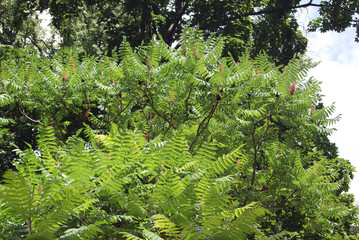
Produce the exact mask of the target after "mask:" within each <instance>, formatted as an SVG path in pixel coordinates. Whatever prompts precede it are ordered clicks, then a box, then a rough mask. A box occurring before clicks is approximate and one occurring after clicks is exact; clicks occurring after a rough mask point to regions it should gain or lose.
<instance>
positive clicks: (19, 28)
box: [0, 0, 359, 65]
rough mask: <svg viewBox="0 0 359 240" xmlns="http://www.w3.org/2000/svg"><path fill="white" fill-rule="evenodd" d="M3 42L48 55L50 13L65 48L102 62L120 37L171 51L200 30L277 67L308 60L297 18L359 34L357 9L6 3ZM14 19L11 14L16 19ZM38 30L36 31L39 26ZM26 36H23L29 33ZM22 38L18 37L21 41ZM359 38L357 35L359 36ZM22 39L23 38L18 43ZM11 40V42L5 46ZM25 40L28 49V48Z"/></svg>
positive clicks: (154, 1)
mask: <svg viewBox="0 0 359 240" xmlns="http://www.w3.org/2000/svg"><path fill="white" fill-rule="evenodd" d="M1 4H2V7H3V8H2V9H3V10H4V11H3V13H2V14H1V15H0V18H1V19H2V31H3V33H5V34H4V37H3V40H2V41H3V42H4V43H5V42H7V44H12V43H15V42H16V41H14V39H16V36H18V39H23V40H21V41H23V43H25V42H26V41H27V43H29V44H32V45H34V46H36V45H37V46H38V50H39V49H43V50H42V51H45V50H46V51H47V50H48V48H50V49H51V46H50V45H51V44H50V45H49V44H47V45H48V46H46V45H45V44H44V43H43V41H42V40H39V39H38V34H35V35H34V30H33V29H34V27H35V26H36V24H35V23H36V21H34V20H33V19H34V16H35V17H36V16H38V14H39V11H40V12H41V11H44V10H48V11H49V13H50V15H51V17H52V25H53V26H54V28H55V29H56V31H57V34H58V35H59V36H60V38H61V41H60V43H61V46H76V47H79V48H81V49H83V51H86V52H87V53H88V54H103V53H104V52H107V53H111V51H112V50H113V49H114V48H116V47H119V46H120V44H121V41H122V39H123V37H126V39H127V41H129V42H130V43H131V45H132V46H139V45H140V44H141V43H142V42H145V43H148V42H149V41H150V39H151V38H152V36H153V34H160V35H161V36H162V37H163V39H164V41H165V42H166V43H167V44H168V45H172V44H174V43H175V42H177V41H178V38H179V33H180V32H181V29H182V28H183V27H184V26H187V25H190V26H199V27H200V29H202V30H203V31H204V32H205V34H206V36H209V35H211V34H222V35H223V36H226V37H227V39H226V50H225V51H224V54H227V51H229V52H231V53H232V54H235V57H238V56H239V55H240V54H242V53H243V52H244V51H245V49H246V46H252V49H251V53H252V54H253V56H256V55H257V54H258V53H259V52H260V51H265V52H266V53H267V55H268V56H270V57H271V58H272V59H273V60H274V61H275V62H276V63H277V64H284V65H285V64H287V63H288V61H289V60H290V59H291V58H292V56H293V55H294V54H295V53H304V52H305V49H306V43H307V40H306V38H305V37H304V36H303V34H302V32H301V31H300V30H299V26H298V23H297V19H296V18H295V13H296V12H297V11H298V10H299V9H305V8H309V7H313V8H317V9H318V10H319V14H320V17H318V18H317V19H313V20H312V21H311V22H310V30H312V31H315V30H320V31H331V30H334V31H338V32H341V31H343V30H344V29H346V28H348V27H356V28H358V21H357V14H358V12H359V10H358V9H359V6H358V3H357V1H346V0H340V1H320V2H319V1H318V2H314V1H313V0H308V1H307V2H304V3H302V2H301V1H300V0H291V1H286V0H270V1H254V0H245V1H229V0H225V1H202V0H191V1H184V0H173V1H169V0H136V1H133V0H131V1H130V0H125V1H113V0H105V1H98V0H91V1H87V0H81V1H67V0H66V1H65V0H61V1H55V0H37V1H28V0H17V1H10V0H4V1H2V3H1ZM11 13H14V14H11ZM34 24H35V25H34ZM25 30H26V31H25ZM20 33H21V34H20ZM358 34H359V32H357V35H358ZM19 37H21V38H19ZM5 38H7V39H5ZM24 40H25V42H24Z"/></svg>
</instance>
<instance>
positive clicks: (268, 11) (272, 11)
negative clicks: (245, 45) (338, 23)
mask: <svg viewBox="0 0 359 240" xmlns="http://www.w3.org/2000/svg"><path fill="white" fill-rule="evenodd" d="M312 2H313V0H310V1H309V2H308V3H305V4H301V5H298V6H292V7H290V8H288V10H293V9H298V8H307V7H323V6H324V5H323V4H314V3H312ZM281 10H284V9H282V8H273V9H268V10H260V11H257V12H249V13H245V14H244V15H242V16H257V15H263V14H272V13H277V12H280V11H281Z"/></svg>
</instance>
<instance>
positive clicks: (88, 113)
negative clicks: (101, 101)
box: [84, 108, 91, 118]
mask: <svg viewBox="0 0 359 240" xmlns="http://www.w3.org/2000/svg"><path fill="white" fill-rule="evenodd" d="M90 112H91V109H90V108H89V109H87V112H86V113H85V115H84V117H85V118H88V117H89V116H90Z"/></svg>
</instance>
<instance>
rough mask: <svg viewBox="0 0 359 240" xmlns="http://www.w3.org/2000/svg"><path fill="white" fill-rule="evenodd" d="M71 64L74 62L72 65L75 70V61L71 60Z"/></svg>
mask: <svg viewBox="0 0 359 240" xmlns="http://www.w3.org/2000/svg"><path fill="white" fill-rule="evenodd" d="M71 62H72V64H71V66H72V68H73V69H75V60H74V58H71Z"/></svg>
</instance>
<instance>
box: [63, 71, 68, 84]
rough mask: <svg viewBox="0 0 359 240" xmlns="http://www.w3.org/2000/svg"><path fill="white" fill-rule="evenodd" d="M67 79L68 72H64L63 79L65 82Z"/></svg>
mask: <svg viewBox="0 0 359 240" xmlns="http://www.w3.org/2000/svg"><path fill="white" fill-rule="evenodd" d="M66 80H67V73H66V72H64V74H62V81H63V82H65V81H66Z"/></svg>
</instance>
